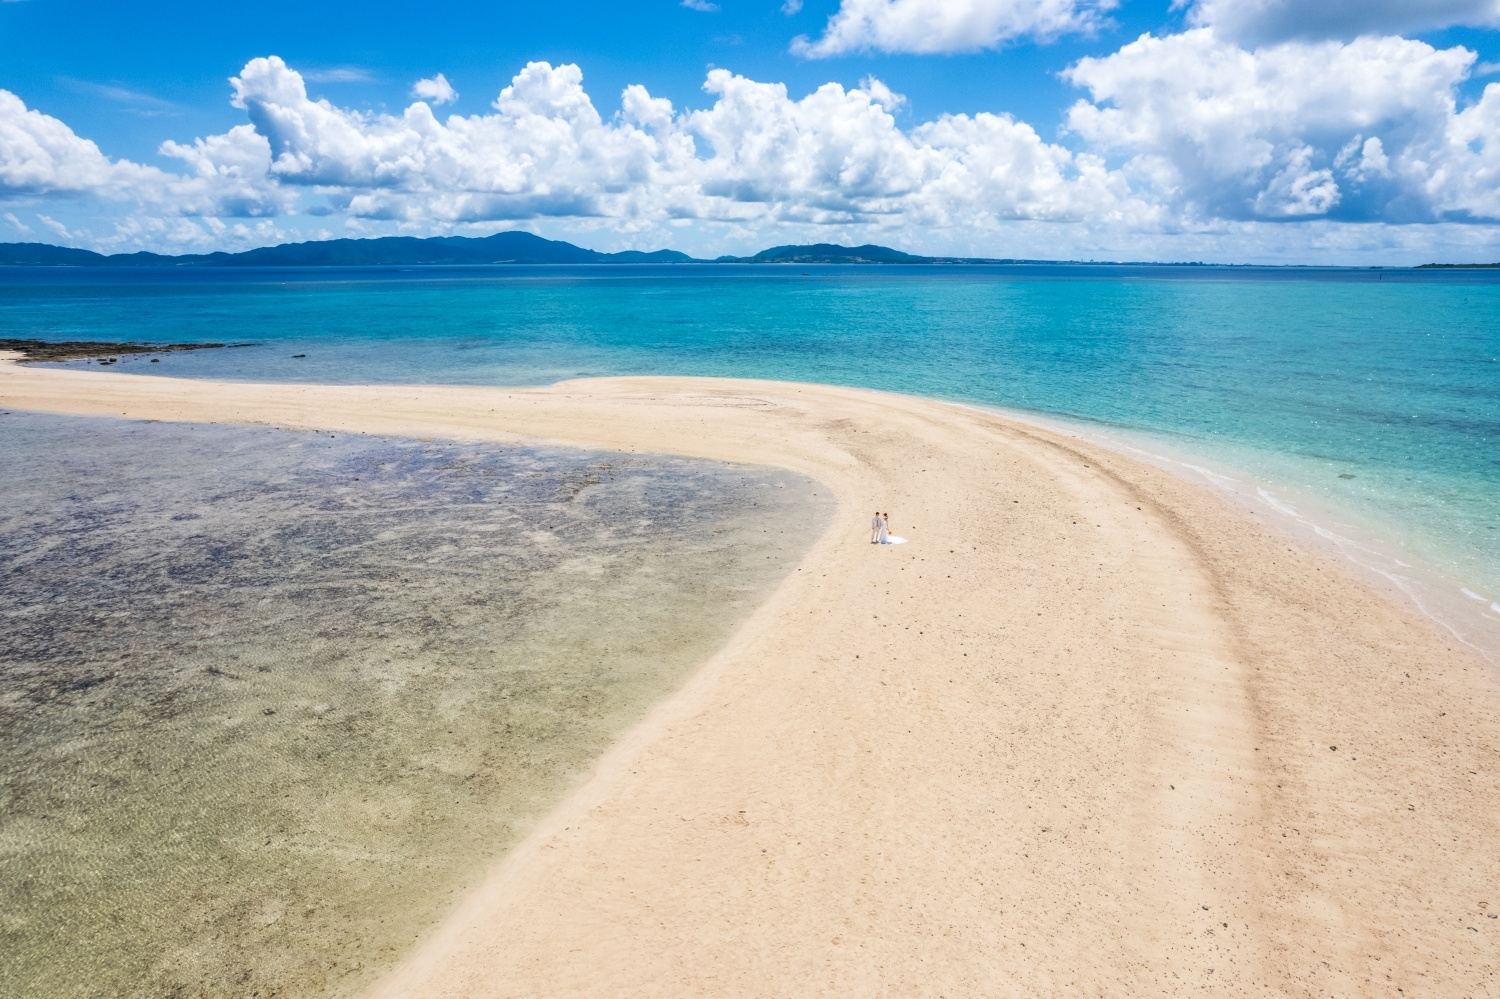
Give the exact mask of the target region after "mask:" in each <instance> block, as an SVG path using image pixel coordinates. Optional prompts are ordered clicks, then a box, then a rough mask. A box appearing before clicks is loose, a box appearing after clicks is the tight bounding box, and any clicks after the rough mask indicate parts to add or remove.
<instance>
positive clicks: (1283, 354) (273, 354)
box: [0, 265, 1500, 655]
mask: <svg viewBox="0 0 1500 999" xmlns="http://www.w3.org/2000/svg"><path fill="white" fill-rule="evenodd" d="M0 337H24V338H33V337H35V338H45V339H90V340H114V339H119V340H157V341H196V340H220V341H226V340H227V341H232V342H243V343H248V344H250V346H243V347H238V348H236V349H233V350H224V351H202V352H196V353H189V354H178V355H168V356H165V357H163V358H162V359H161V361H160V363H158V364H151V363H149V361H148V360H147V359H145V358H122V359H121V361H120V362H119V364H118V365H117V368H116V369H117V370H122V371H138V372H149V373H151V374H163V375H167V374H175V375H188V376H204V377H218V378H237V379H270V380H290V381H308V382H442V383H473V384H538V383H546V382H550V381H555V380H557V379H561V378H571V377H579V376H587V375H608V374H637V373H652V374H696V375H731V376H739V377H749V378H777V379H790V380H801V381H814V382H828V383H835V384H841V385H856V386H866V387H871V388H878V389H885V390H890V391H896V392H906V393H913V394H918V395H924V396H932V397H937V398H942V399H948V400H954V401H958V402H965V403H970V404H978V405H985V406H994V407H1002V408H1004V409H1007V410H1010V411H1015V412H1019V413H1021V414H1023V415H1029V416H1031V417H1034V418H1039V419H1045V420H1048V421H1052V422H1061V423H1063V424H1065V425H1067V426H1069V427H1072V428H1074V429H1076V430H1077V431H1078V432H1080V433H1086V434H1089V435H1092V436H1095V437H1100V438H1104V439H1107V440H1109V441H1110V442H1111V443H1114V444H1115V445H1116V446H1121V447H1125V448H1126V449H1136V450H1135V453H1138V454H1148V455H1149V456H1151V457H1152V458H1153V460H1157V461H1160V462H1162V463H1164V464H1167V465H1168V466H1170V467H1176V468H1178V470H1180V471H1184V473H1185V474H1198V475H1201V476H1202V477H1203V478H1204V479H1205V480H1206V481H1209V482H1211V483H1213V484H1215V485H1216V486H1217V487H1219V488H1221V489H1224V490H1225V491H1227V492H1229V493H1232V494H1234V495H1235V496H1236V497H1237V498H1239V499H1240V500H1241V501H1243V502H1245V503H1247V504H1250V505H1255V504H1260V505H1261V506H1262V507H1264V509H1265V510H1266V511H1268V512H1269V513H1271V514H1273V515H1275V516H1277V517H1280V518H1281V519H1282V521H1283V522H1285V523H1286V524H1287V525H1288V526H1290V527H1291V528H1292V529H1294V530H1298V531H1301V532H1302V533H1304V534H1306V535H1307V536H1308V537H1309V538H1311V539H1313V540H1314V541H1315V542H1316V541H1319V540H1321V542H1323V543H1326V544H1327V545H1329V546H1330V547H1332V548H1334V549H1336V550H1338V551H1339V552H1340V554H1342V555H1344V556H1346V557H1348V558H1351V559H1353V560H1354V561H1355V562H1357V563H1359V565H1360V566H1362V567H1363V569H1364V570H1365V571H1366V572H1367V574H1373V576H1372V578H1377V581H1379V580H1384V581H1385V582H1386V583H1388V584H1389V585H1390V586H1391V587H1394V588H1396V589H1399V590H1401V591H1403V592H1405V594H1406V595H1407V596H1408V597H1409V598H1411V599H1412V600H1413V601H1415V602H1417V603H1419V604H1420V605H1421V606H1423V607H1424V609H1426V610H1428V612H1429V613H1432V614H1433V615H1434V616H1435V617H1437V618H1438V619H1439V620H1440V621H1441V622H1442V623H1443V624H1444V625H1445V626H1446V627H1448V628H1450V629H1451V630H1453V631H1454V632H1455V633H1456V634H1457V635H1458V636H1459V637H1460V638H1462V639H1463V640H1465V641H1471V642H1473V643H1474V644H1476V645H1479V646H1481V647H1482V648H1484V649H1487V650H1489V652H1490V654H1491V655H1493V654H1494V653H1495V652H1496V651H1497V650H1500V273H1497V272H1493V271H1414V270H1349V269H1312V268H1248V267H1238V268H1236V267H1189V266H1106V265H1013V266H962V267H959V266H953V267H945V266H913V267H907V266H864V267H846V266H817V265H813V266H766V265H761V266H739V265H677V266H642V267H633V266H618V265H616V266H592V267H589V266H583V267H537V266H531V267H484V268H415V269H412V268H404V269H348V270H343V269H327V270H317V271H272V270H255V271H252V270H245V271H238V270H237V271H223V270H151V269H129V270H126V269H121V270H112V269H76V270H75V269H45V270H43V269H22V268H0ZM298 354H305V355H306V356H305V357H301V358H298V357H294V356H293V355H298Z"/></svg>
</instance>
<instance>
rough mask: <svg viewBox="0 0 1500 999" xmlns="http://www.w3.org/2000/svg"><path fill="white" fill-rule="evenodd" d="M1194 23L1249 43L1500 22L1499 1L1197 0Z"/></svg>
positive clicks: (1194, 8) (1190, 14) (1190, 16)
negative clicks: (1306, 0) (1310, 0)
mask: <svg viewBox="0 0 1500 999" xmlns="http://www.w3.org/2000/svg"><path fill="white" fill-rule="evenodd" d="M1188 19H1189V22H1190V23H1192V24H1194V25H1197V26H1203V27H1208V26H1212V27H1213V28H1215V29H1217V30H1218V32H1219V34H1220V36H1221V37H1224V38H1231V39H1234V40H1235V41H1239V42H1244V43H1246V44H1251V45H1257V44H1262V43H1265V42H1278V41H1287V40H1289V39H1294V38H1297V39H1345V40H1347V39H1353V38H1357V37H1359V36H1361V35H1375V34H1380V35H1389V34H1400V33H1402V32H1412V31H1427V30H1431V29H1434V28H1447V27H1451V26H1453V25H1471V26H1484V27H1489V26H1494V25H1500V0H1415V2H1414V0H1319V2H1317V3H1307V2H1305V0H1196V2H1195V3H1194V4H1193V6H1192V9H1191V10H1190V11H1189V12H1188Z"/></svg>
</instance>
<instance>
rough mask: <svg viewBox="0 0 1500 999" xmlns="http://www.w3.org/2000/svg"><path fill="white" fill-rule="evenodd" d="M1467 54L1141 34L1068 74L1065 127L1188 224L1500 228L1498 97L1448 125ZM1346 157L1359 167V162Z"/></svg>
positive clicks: (1202, 34)
mask: <svg viewBox="0 0 1500 999" xmlns="http://www.w3.org/2000/svg"><path fill="white" fill-rule="evenodd" d="M1473 62H1474V53H1472V52H1469V51H1468V50H1466V49H1463V48H1452V49H1435V48H1433V47H1432V46H1430V45H1427V44H1425V43H1423V42H1418V41H1411V40H1408V39H1403V38H1376V37H1364V38H1359V39H1356V40H1355V41H1353V42H1350V43H1348V44H1343V43H1339V42H1316V43H1313V42H1288V43H1284V44H1281V45H1276V46H1266V47H1262V48H1259V49H1255V50H1253V51H1252V50H1247V49H1244V48H1241V47H1240V46H1238V45H1237V44H1235V43H1233V42H1229V41H1226V40H1224V39H1222V38H1220V37H1219V36H1218V34H1217V33H1216V32H1215V31H1213V30H1211V29H1197V30H1193V31H1188V32H1185V33H1183V34H1179V35H1170V36H1167V37H1165V38H1155V37H1152V36H1149V35H1147V36H1142V37H1141V38H1140V39H1138V40H1136V41H1134V42H1132V43H1130V44H1129V45H1126V46H1125V47H1123V48H1122V49H1120V50H1119V51H1118V52H1116V53H1114V54H1113V55H1110V56H1106V57H1104V58H1101V59H1083V60H1080V61H1079V62H1078V63H1077V64H1076V65H1075V66H1073V67H1072V68H1071V69H1069V70H1068V71H1067V72H1066V73H1065V77H1066V78H1067V79H1068V80H1070V81H1071V82H1073V83H1076V84H1078V85H1080V86H1083V87H1086V88H1088V90H1089V93H1090V95H1091V97H1092V100H1091V101H1079V102H1078V103H1077V104H1075V105H1074V106H1073V108H1072V109H1071V110H1070V111H1069V113H1068V117H1067V122H1068V127H1069V129H1070V130H1071V131H1072V132H1073V133H1074V134H1075V135H1077V136H1079V137H1080V138H1082V139H1084V140H1085V141H1086V142H1087V143H1088V144H1089V146H1090V147H1091V148H1094V149H1096V150H1099V151H1101V152H1103V153H1106V154H1111V155H1115V156H1119V157H1123V158H1124V159H1125V163H1124V170H1125V172H1126V173H1127V174H1128V175H1129V176H1130V178H1131V181H1132V185H1133V188H1134V189H1135V190H1137V191H1138V192H1140V193H1141V194H1142V195H1143V196H1149V197H1150V198H1151V200H1153V201H1156V202H1158V203H1161V204H1163V205H1166V206H1169V207H1171V209H1172V214H1174V215H1176V216H1179V217H1184V218H1197V219H1211V218H1225V219H1236V218H1239V219H1250V218H1299V217H1307V216H1313V215H1326V214H1334V215H1335V217H1341V218H1345V219H1348V220H1351V221H1374V220H1388V221H1397V222H1399V221H1424V222H1427V221H1433V220H1436V219H1439V218H1443V217H1453V218H1464V217H1483V218H1492V219H1493V218H1497V217H1500V197H1497V193H1500V192H1497V191H1496V187H1495V180H1496V176H1497V168H1500V132H1497V131H1496V130H1495V126H1496V125H1497V124H1500V85H1491V86H1490V87H1488V88H1486V90H1485V92H1484V96H1483V97H1482V99H1481V100H1480V101H1478V102H1477V103H1476V104H1474V105H1473V106H1471V107H1469V108H1467V109H1465V110H1463V111H1459V110H1458V108H1457V103H1456V96H1455V95H1456V88H1457V86H1458V84H1459V83H1461V82H1462V81H1463V80H1464V79H1466V78H1467V76H1468V73H1469V70H1470V67H1471V66H1472V64H1473ZM1356 153H1357V155H1356Z"/></svg>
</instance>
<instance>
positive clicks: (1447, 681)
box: [0, 366, 1500, 996]
mask: <svg viewBox="0 0 1500 999" xmlns="http://www.w3.org/2000/svg"><path fill="white" fill-rule="evenodd" d="M0 399H4V401H5V402H6V404H7V405H11V406H15V407H17V408H39V409H52V410H57V409H64V410H67V411H80V410H81V411H88V412H96V413H101V414H113V413H114V412H119V413H121V414H128V415H133V416H148V415H149V416H152V417H154V418H163V419H172V418H184V417H186V416H187V415H188V414H191V418H194V419H219V420H224V421H236V422H257V421H259V422H272V423H279V424H290V425H298V426H315V427H323V428H332V427H334V426H339V427H343V428H345V429H355V430H361V429H363V430H371V431H381V432H399V431H402V430H404V432H406V433H409V434H417V435H420V434H424V433H427V434H434V435H441V436H452V437H466V438H467V437H473V438H489V439H517V440H518V439H528V440H535V441H545V442H548V443H557V444H575V445H577V444H585V443H588V444H591V445H592V446H595V447H613V448H618V449H621V450H630V449H639V450H650V451H656V452H665V453H677V454H693V455H697V456H701V457H721V458H729V459H731V460H739V461H748V462H755V463H765V464H775V465H779V466H781V467H784V468H790V469H792V470H794V471H799V472H802V473H804V474H808V475H812V476H813V477H815V478H817V479H819V480H820V481H822V482H824V483H825V484H827V485H829V486H830V487H832V488H833V490H834V492H835V495H836V497H837V498H838V501H839V504H840V511H839V522H838V526H836V527H835V528H833V529H831V530H830V531H829V532H828V533H827V534H826V535H825V536H824V537H823V538H821V539H820V540H819V541H818V542H816V543H815V545H814V547H813V549H812V551H811V552H810V553H809V554H808V555H807V556H806V558H805V559H804V561H803V563H802V565H801V567H800V570H801V571H798V572H794V573H793V574H792V575H791V576H790V577H788V579H787V580H786V581H785V582H784V583H783V584H782V586H781V587H780V588H779V589H777V590H776V592H775V593H774V594H773V595H772V596H771V598H770V599H769V601H768V602H767V603H766V604H765V605H763V606H762V607H761V608H760V609H759V610H757V611H756V612H755V614H754V615H753V616H752V618H751V619H750V621H749V622H748V623H747V624H746V625H745V626H744V627H742V628H741V630H740V631H739V632H737V633H736V635H735V637H734V639H733V640H732V641H731V642H730V644H729V645H728V646H727V647H726V648H724V649H723V650H721V651H720V652H719V653H718V655H716V656H715V657H714V659H713V660H712V661H711V662H710V663H709V664H707V665H706V666H705V667H704V668H702V669H701V670H700V671H699V672H698V673H697V674H696V675H695V676H694V677H693V679H692V680H690V681H689V683H688V685H687V686H686V687H685V688H684V689H683V690H682V691H681V692H680V693H679V694H677V695H675V696H673V697H672V698H670V699H669V700H668V701H666V702H664V703H662V704H661V705H659V706H658V708H657V709H656V710H655V712H654V713H653V714H652V716H651V717H650V719H648V721H647V722H645V723H643V724H642V725H641V726H640V727H638V728H637V729H635V730H634V731H633V732H632V733H631V734H630V735H629V736H627V737H626V738H625V739H624V740H623V741H622V742H620V743H618V744H617V745H616V746H615V747H614V748H613V749H612V750H610V751H609V753H607V754H606V756H605V758H604V759H603V760H602V761H601V763H600V764H599V765H598V767H597V768H596V770H595V772H594V775H593V776H592V778H591V779H590V780H589V781H588V783H587V784H585V785H584V786H583V787H582V788H581V789H580V790H579V792H578V793H577V794H576V795H575V796H574V797H573V798H572V799H570V800H569V802H568V803H566V804H565V805H563V806H562V807H561V808H559V809H558V810H557V811H555V812H554V813H553V814H552V815H551V816H550V817H549V818H548V819H547V820H546V821H545V822H544V823H543V825H542V826H541V827H539V828H538V829H537V830H536V831H535V832H534V833H533V835H532V836H531V837H529V838H528V840H527V841H526V843H525V844H523V845H522V846H521V847H520V848H518V849H517V850H516V851H515V852H513V853H512V854H511V856H510V857H509V858H508V859H507V861H506V862H505V863H503V864H502V865H501V867H500V868H498V869H497V870H496V871H495V872H494V873H493V874H492V875H491V877H490V878H489V879H488V880H487V881H486V883H485V884H484V885H482V886H481V887H480V888H479V889H477V890H476V891H475V892H474V893H473V894H471V895H470V896H469V897H468V898H467V899H466V900H465V901H464V902H462V903H461V904H460V906H459V907H458V908H457V909H456V910H455V912H454V913H453V914H452V916H451V917H450V918H449V920H448V921H447V922H446V923H445V924H444V926H443V927H442V928H441V929H439V930H438V931H437V932H436V933H434V934H433V935H431V936H430V937H428V938H427V939H426V940H424V941H422V942H421V943H420V945H419V946H418V947H417V948H416V949H415V950H414V951H413V952H412V953H411V954H410V955H409V956H408V959H407V961H406V963H405V964H404V965H403V967H402V968H401V969H400V970H398V972H397V973H396V975H395V976H393V977H392V978H391V979H389V980H388V981H387V982H386V983H385V984H384V985H383V986H382V988H381V989H379V990H377V995H381V996H397V995H401V996H406V995H422V996H427V995H432V996H436V995H445V996H449V995H451V996H490V995H556V994H597V995H620V994H652V995H664V994H665V995H703V994H723V995H731V994H733V995H787V994H807V993H812V994H841V995H846V994H865V993H876V992H902V991H915V992H919V993H929V992H934V991H946V992H950V993H953V994H1007V993H1018V994H1053V995H1062V994H1068V995H1072V994H1078V993H1087V992H1099V993H1102V994H1133V993H1137V992H1145V991H1148V990H1150V991H1162V992H1166V993H1169V994H1175V993H1182V992H1188V991H1194V992H1196V991H1201V990H1202V989H1204V988H1210V989H1213V990H1214V991H1229V990H1231V989H1240V990H1244V991H1249V990H1251V989H1256V990H1259V989H1263V988H1269V989H1272V990H1275V991H1277V992H1281V993H1286V994H1330V993H1331V994H1369V993H1372V992H1374V991H1376V990H1389V991H1394V990H1395V989H1396V988H1404V989H1405V990H1406V993H1407V994H1410V993H1412V992H1413V991H1422V992H1427V993H1436V994H1475V993H1484V992H1493V991H1494V990H1495V988H1496V974H1497V969H1496V962H1495V960H1494V954H1495V953H1496V951H1497V936H1496V934H1497V931H1500V920H1491V919H1489V915H1490V914H1495V913H1496V911H1497V908H1500V897H1493V896H1492V895H1491V892H1492V890H1493V887H1494V886H1493V878H1492V877H1491V872H1492V870H1493V857H1494V856H1495V855H1496V853H1497V852H1500V808H1497V807H1496V806H1497V804H1500V781H1497V774H1500V693H1497V690H1496V686H1495V683H1494V680H1493V678H1492V677H1491V676H1490V675H1489V673H1488V671H1486V670H1484V669H1483V668H1482V667H1480V666H1479V665H1477V664H1476V663H1475V662H1474V661H1473V660H1471V659H1470V658H1469V657H1468V656H1467V654H1465V653H1463V652H1461V651H1458V650H1456V649H1454V648H1453V647H1452V643H1450V642H1447V641H1445V640H1444V639H1443V637H1442V636H1441V635H1439V634H1437V633H1436V632H1434V631H1433V630H1432V628H1431V626H1430V625H1429V624H1428V623H1427V622H1425V621H1423V620H1421V619H1419V618H1417V617H1416V616H1415V615H1414V614H1412V613H1410V612H1408V611H1406V610H1405V609H1403V608H1401V607H1399V606H1395V605H1392V604H1391V603H1390V602H1389V601H1388V600H1387V599H1386V598H1385V597H1383V596H1381V595H1380V594H1378V593H1376V592H1374V591H1373V590H1371V589H1370V588H1369V587H1368V586H1366V585H1364V584H1363V583H1361V582H1360V581H1358V580H1356V579H1354V578H1352V577H1351V576H1350V575H1349V574H1348V573H1347V572H1346V571H1344V570H1343V569H1342V568H1341V567H1340V566H1338V565H1337V564H1336V563H1334V562H1332V561H1329V560H1328V559H1325V558H1323V557H1321V556H1318V555H1315V554H1311V553H1309V552H1307V551H1305V550H1304V549H1302V548H1301V547H1299V546H1297V545H1296V544H1294V543H1291V542H1289V541H1288V539H1287V538H1286V537H1285V536H1284V535H1283V534H1282V533H1280V532H1279V531H1276V530H1274V529H1272V528H1269V527H1267V526H1266V525H1263V524H1259V523H1255V522H1254V521H1253V520H1252V519H1251V518H1249V517H1247V516H1245V515H1243V514H1242V513H1241V512H1240V511H1238V510H1236V509H1234V508H1232V507H1231V506H1229V505H1227V504H1226V503H1225V502H1224V501H1223V500H1221V499H1219V498H1217V497H1215V496H1213V495H1212V494H1210V493H1208V492H1207V491H1205V490H1203V489H1201V488H1200V487H1196V486H1193V485H1190V484H1188V483H1186V482H1184V481H1183V480H1181V479H1179V478H1176V477H1174V476H1172V475H1169V474H1168V473H1166V472H1164V471H1161V470H1159V469H1157V468H1154V467H1152V466H1149V465H1146V464H1143V463H1141V462H1137V461H1133V460H1129V459H1127V458H1124V457H1122V456H1120V455H1118V454H1117V453H1114V452H1111V451H1108V450H1106V449H1104V448H1102V447H1099V446H1095V445H1092V444H1090V443H1088V442H1086V441H1080V440H1076V439H1071V438H1068V437H1066V436H1064V435H1062V434H1058V433H1054V432H1049V431H1047V430H1045V429H1040V428H1037V427H1035V426H1031V425H1025V424H1021V423H1019V422H1017V421H1011V420H1006V419H1004V418H1001V417H998V416H994V415H990V414H986V413H981V412H977V411H970V410H963V409H960V408H958V407H955V406H951V405H947V404H941V403H935V402H929V401H926V400H919V399H911V398H907V397H901V396H891V395H885V394H882V393H877V392H870V391H860V390H852V389H836V388H827V387H822V386H812V385H794V384H784V383H767V382H738V381H728V380H713V379H691V378H617V379H600V380H594V381H583V382H571V383H563V384H559V385H555V386H551V387H548V388H546V389H528V390H504V389H500V390H485V389H454V388H443V387H430V386H388V387H354V386H298V385H245V384H235V385H229V384H224V383H218V384H215V383H193V382H174V381H170V380H167V379H157V378H150V379H142V378H136V377H132V376H128V375H119V374H114V373H110V374H102V373H100V374H88V373H83V372H67V371H46V372H42V371H36V370H30V371H19V370H17V369H15V368H14V367H13V366H4V367H0ZM877 504H878V505H880V506H881V507H882V508H886V507H889V509H890V510H891V511H892V514H893V520H894V526H895V528H896V530H897V531H898V532H899V533H901V534H904V535H906V536H908V537H909V538H910V539H911V541H912V543H911V544H908V545H906V546H903V547H901V548H898V549H886V550H880V549H873V548H872V547H871V546H869V545H868V543H867V539H866V537H865V536H864V535H865V531H864V524H865V522H866V521H867V520H868V509H867V508H873V506H874V505H877Z"/></svg>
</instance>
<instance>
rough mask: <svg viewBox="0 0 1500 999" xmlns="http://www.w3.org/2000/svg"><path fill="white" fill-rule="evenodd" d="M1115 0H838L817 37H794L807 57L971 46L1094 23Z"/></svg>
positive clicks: (976, 47)
mask: <svg viewBox="0 0 1500 999" xmlns="http://www.w3.org/2000/svg"><path fill="white" fill-rule="evenodd" d="M1115 6H1117V0H842V3H841V4H840V6H839V9H838V11H837V12H836V13H835V14H834V15H833V16H832V17H830V18H829V19H828V26H827V27H826V28H825V29H824V32H823V37H822V38H819V39H817V40H816V41H811V40H809V39H807V38H797V39H796V40H794V41H793V42H792V51H793V52H795V53H796V54H798V55H801V56H806V57H808V58H823V57H827V56H837V55H845V54H847V53H850V52H861V51H869V50H876V51H880V52H916V53H939V52H975V51H978V50H980V49H990V48H997V47H999V46H1001V45H1004V44H1005V43H1006V42H1009V41H1012V40H1014V39H1017V38H1023V37H1031V38H1039V39H1048V38H1053V37H1056V36H1057V35H1062V34H1068V33H1072V32H1089V31H1092V30H1094V29H1095V28H1096V27H1098V25H1099V23H1100V21H1101V12H1103V11H1108V10H1112V9H1113V8H1114V7H1115Z"/></svg>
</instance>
